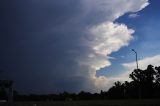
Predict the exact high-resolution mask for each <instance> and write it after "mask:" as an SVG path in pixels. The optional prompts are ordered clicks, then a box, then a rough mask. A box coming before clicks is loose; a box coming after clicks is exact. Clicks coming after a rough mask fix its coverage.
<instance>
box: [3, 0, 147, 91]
mask: <svg viewBox="0 0 160 106" xmlns="http://www.w3.org/2000/svg"><path fill="white" fill-rule="evenodd" d="M148 4H149V3H148V0H63V1H62V0H26V1H22V0H14V1H12V0H1V1H0V6H1V10H0V12H1V16H2V17H1V20H0V21H1V24H0V26H1V35H0V36H1V38H0V41H1V46H0V47H1V53H0V68H1V70H4V72H3V74H1V76H2V78H4V79H12V80H14V82H15V84H14V86H15V89H17V90H18V91H20V92H21V93H55V92H63V91H68V92H79V91H81V90H85V91H92V92H97V91H99V90H101V89H103V90H106V89H108V87H107V86H108V85H107V83H108V81H109V79H108V78H107V77H105V76H99V77H97V76H96V71H98V70H99V69H101V68H104V67H107V66H109V65H111V62H110V61H109V58H110V57H109V56H110V54H111V53H113V52H116V51H118V50H119V49H120V48H121V47H123V46H127V45H128V44H129V42H130V41H131V40H132V39H133V36H132V34H133V33H134V30H133V29H129V28H128V27H127V25H125V24H122V23H115V20H116V19H118V18H119V17H120V16H122V15H124V14H126V13H128V12H132V13H135V12H138V11H140V10H142V9H143V8H145V7H146V6H147V5H148Z"/></svg>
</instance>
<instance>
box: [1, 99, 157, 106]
mask: <svg viewBox="0 0 160 106" xmlns="http://www.w3.org/2000/svg"><path fill="white" fill-rule="evenodd" d="M0 106H160V100H158V99H156V100H94V101H53V102H15V103H13V104H12V105H7V104H4V103H3V104H2V103H0Z"/></svg>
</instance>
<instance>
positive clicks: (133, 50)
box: [132, 49, 138, 70]
mask: <svg viewBox="0 0 160 106" xmlns="http://www.w3.org/2000/svg"><path fill="white" fill-rule="evenodd" d="M132 51H133V52H134V53H135V54H136V64H137V70H138V59H137V52H136V51H135V50H134V49H132Z"/></svg>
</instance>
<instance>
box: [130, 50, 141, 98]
mask: <svg viewBox="0 0 160 106" xmlns="http://www.w3.org/2000/svg"><path fill="white" fill-rule="evenodd" d="M132 51H133V52H134V53H135V54H136V64H137V71H138V59H137V52H136V51H135V50H134V49H132ZM139 84H140V79H139ZM138 95H139V99H141V84H140V86H139V90H138Z"/></svg>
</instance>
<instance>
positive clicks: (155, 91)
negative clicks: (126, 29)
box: [0, 65, 160, 101]
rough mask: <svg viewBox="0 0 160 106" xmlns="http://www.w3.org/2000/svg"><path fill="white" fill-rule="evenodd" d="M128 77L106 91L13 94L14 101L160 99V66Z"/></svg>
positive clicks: (2, 96) (0, 94)
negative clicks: (129, 79) (128, 78)
mask: <svg viewBox="0 0 160 106" xmlns="http://www.w3.org/2000/svg"><path fill="white" fill-rule="evenodd" d="M129 77H130V78H131V79H132V81H131V82H128V81H125V82H123V83H121V82H120V81H117V82H115V83H114V85H113V86H112V87H111V88H110V89H109V90H108V91H101V92H100V93H94V94H92V93H90V92H84V91H81V92H80V93H78V94H75V93H68V92H63V93H60V94H48V95H36V94H31V95H19V94H18V93H17V92H16V91H15V92H14V100H15V101H55V100H56V101H60V100H65V101H73V100H74V101H76V100H106V99H138V98H141V99H152V98H157V99H158V98H160V66H159V67H153V66H152V65H148V67H147V69H145V70H141V69H138V70H137V69H135V70H134V71H133V72H132V73H131V74H130V75H129ZM0 96H1V97H0V98H4V92H3V90H2V89H0Z"/></svg>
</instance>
